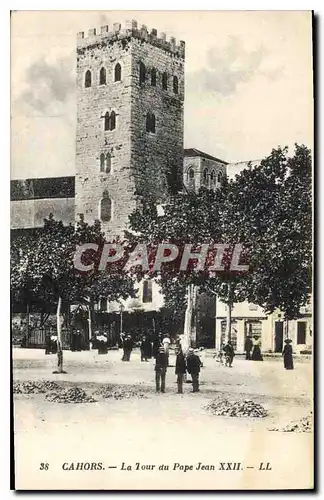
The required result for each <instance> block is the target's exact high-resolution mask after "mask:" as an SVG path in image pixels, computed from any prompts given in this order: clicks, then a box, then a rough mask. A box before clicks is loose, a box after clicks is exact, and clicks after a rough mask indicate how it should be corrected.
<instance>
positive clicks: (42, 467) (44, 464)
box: [39, 462, 49, 470]
mask: <svg viewBox="0 0 324 500" xmlns="http://www.w3.org/2000/svg"><path fill="white" fill-rule="evenodd" d="M48 469H49V464H46V463H43V462H42V463H41V464H40V466H39V470H48Z"/></svg>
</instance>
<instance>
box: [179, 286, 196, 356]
mask: <svg viewBox="0 0 324 500" xmlns="http://www.w3.org/2000/svg"><path fill="white" fill-rule="evenodd" d="M196 299H197V287H195V286H194V285H189V286H188V288H187V308H186V313H185V321H184V331H183V340H182V342H181V345H182V350H183V352H184V353H187V351H188V349H189V347H190V346H191V345H192V344H194V343H195V342H196V314H195V312H196V311H195V308H196V301H197V300H196Z"/></svg>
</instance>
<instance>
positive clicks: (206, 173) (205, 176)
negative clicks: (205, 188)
mask: <svg viewBox="0 0 324 500" xmlns="http://www.w3.org/2000/svg"><path fill="white" fill-rule="evenodd" d="M203 179H204V182H205V183H207V180H208V169H207V168H205V170H204V172H203Z"/></svg>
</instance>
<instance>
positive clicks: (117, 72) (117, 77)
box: [115, 63, 121, 82]
mask: <svg viewBox="0 0 324 500" xmlns="http://www.w3.org/2000/svg"><path fill="white" fill-rule="evenodd" d="M120 81H121V65H120V64H119V63H117V64H116V66H115V82H120Z"/></svg>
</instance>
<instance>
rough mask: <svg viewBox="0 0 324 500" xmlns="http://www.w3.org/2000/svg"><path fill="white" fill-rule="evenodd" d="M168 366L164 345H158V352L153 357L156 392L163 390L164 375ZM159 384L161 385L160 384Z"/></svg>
mask: <svg viewBox="0 0 324 500" xmlns="http://www.w3.org/2000/svg"><path fill="white" fill-rule="evenodd" d="M167 367H168V356H167V354H166V353H165V350H164V347H159V352H158V353H157V355H156V358H155V368H154V369H155V385H156V392H160V389H161V392H165V376H166V371H167ZM160 384H161V386H160Z"/></svg>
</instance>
